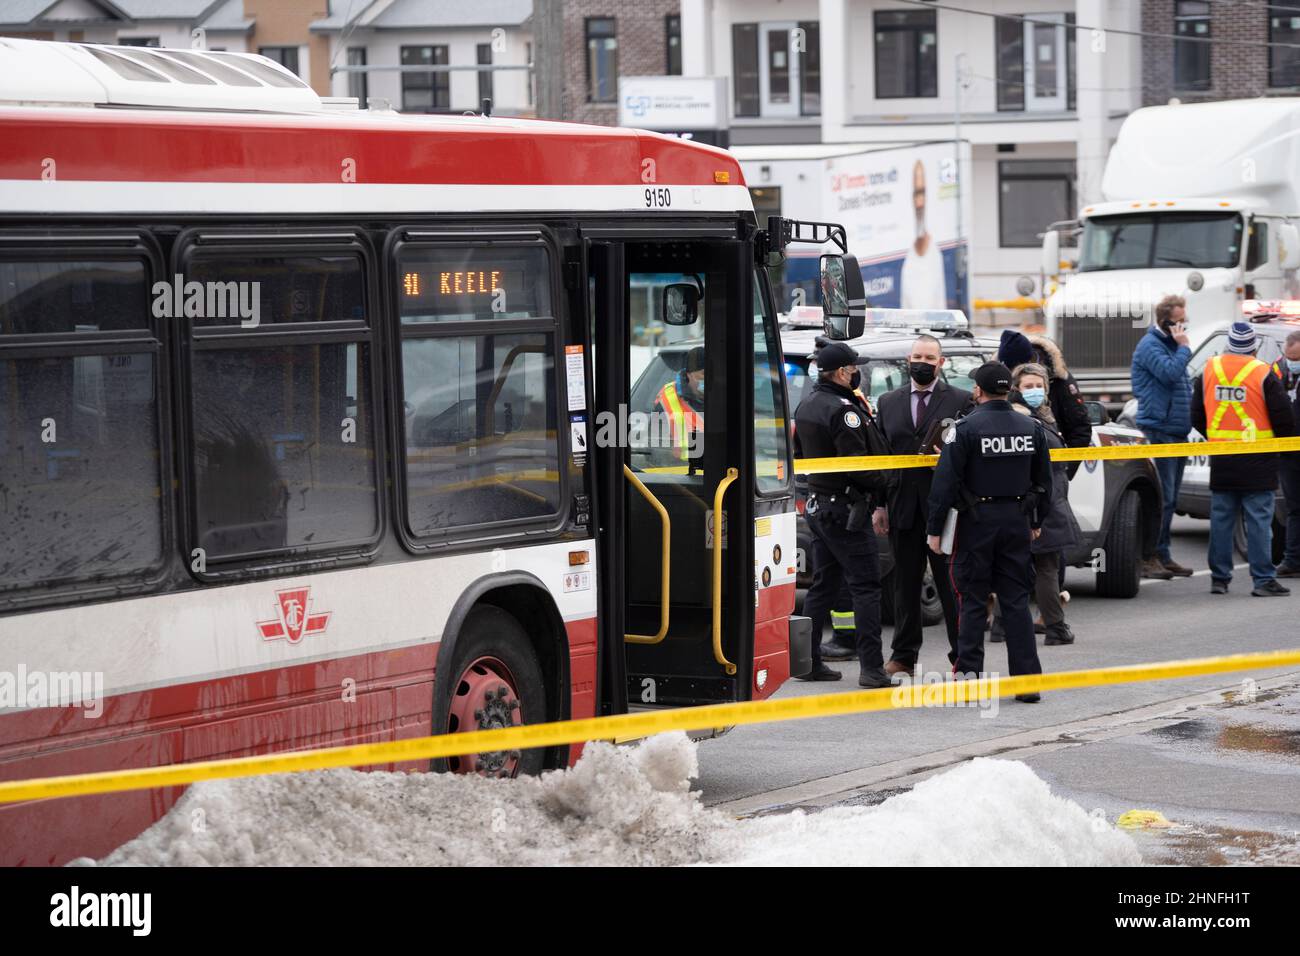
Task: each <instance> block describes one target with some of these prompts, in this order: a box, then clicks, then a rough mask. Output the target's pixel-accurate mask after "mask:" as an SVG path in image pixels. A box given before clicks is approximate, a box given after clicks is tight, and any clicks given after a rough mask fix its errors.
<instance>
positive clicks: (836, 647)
mask: <svg viewBox="0 0 1300 956" xmlns="http://www.w3.org/2000/svg"><path fill="white" fill-rule="evenodd" d="M850 637H852V635H850ZM857 659H858V652H857V651H856V650H854V649H853V648H852V647H850V646H849V645H848V644H841V643H840V638H839V635H836V636H835V637H833V638H831V639H830V640H829V641H823V642H822V660H824V661H854V660H857Z"/></svg>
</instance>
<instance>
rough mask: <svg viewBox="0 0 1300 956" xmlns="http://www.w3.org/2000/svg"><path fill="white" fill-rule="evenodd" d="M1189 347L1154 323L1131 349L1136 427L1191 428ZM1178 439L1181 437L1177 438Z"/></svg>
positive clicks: (1180, 431) (1178, 431)
mask: <svg viewBox="0 0 1300 956" xmlns="http://www.w3.org/2000/svg"><path fill="white" fill-rule="evenodd" d="M1191 357H1192V350H1191V349H1190V348H1188V347H1187V346H1186V345H1179V344H1178V343H1177V342H1175V341H1174V338H1173V336H1172V335H1167V334H1165V333H1164V332H1162V331H1160V329H1158V328H1156V327H1155V326H1154V325H1153V326H1151V328H1149V329H1147V334H1146V335H1144V336H1142V338H1141V340H1139V341H1138V344H1137V348H1135V349H1134V350H1133V368H1132V370H1131V376H1132V380H1133V396H1134V397H1135V398H1136V399H1137V400H1138V412H1137V424H1138V428H1142V429H1150V430H1151V431H1157V432H1165V433H1167V434H1170V435H1178V436H1184V435H1186V434H1187V433H1188V432H1189V431H1191V429H1192V382H1191V379H1189V378H1188V377H1187V360H1188V359H1190V358H1191ZM1179 440H1182V439H1181V437H1180V439H1179Z"/></svg>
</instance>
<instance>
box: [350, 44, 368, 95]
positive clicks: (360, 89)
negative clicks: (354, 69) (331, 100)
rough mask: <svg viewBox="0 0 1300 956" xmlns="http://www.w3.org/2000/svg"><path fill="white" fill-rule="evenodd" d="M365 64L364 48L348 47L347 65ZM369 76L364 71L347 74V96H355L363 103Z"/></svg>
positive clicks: (366, 93)
mask: <svg viewBox="0 0 1300 956" xmlns="http://www.w3.org/2000/svg"><path fill="white" fill-rule="evenodd" d="M365 65H366V48H365V47H363V46H350V47H348V66H365ZM368 79H369V78H368V77H367V76H366V74H365V73H349V74H348V96H355V97H356V98H357V101H358V102H359V103H362V104H364V103H365V102H366V99H367V96H368V94H369V92H370V84H369V83H368V82H367V80H368Z"/></svg>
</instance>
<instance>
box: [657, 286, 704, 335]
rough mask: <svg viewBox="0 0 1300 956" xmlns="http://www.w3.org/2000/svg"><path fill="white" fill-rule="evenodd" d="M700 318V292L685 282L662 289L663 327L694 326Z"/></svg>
mask: <svg viewBox="0 0 1300 956" xmlns="http://www.w3.org/2000/svg"><path fill="white" fill-rule="evenodd" d="M699 317H700V290H699V289H697V288H695V286H693V285H690V284H689V283H686V282H674V283H673V284H672V285H670V286H666V287H665V288H664V305H663V320H664V325H694V324H695V320H696V319H698V318H699Z"/></svg>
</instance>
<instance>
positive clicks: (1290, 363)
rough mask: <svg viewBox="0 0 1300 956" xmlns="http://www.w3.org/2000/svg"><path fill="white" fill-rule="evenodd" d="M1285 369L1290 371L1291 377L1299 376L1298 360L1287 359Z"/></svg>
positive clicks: (1299, 363) (1299, 364)
mask: <svg viewBox="0 0 1300 956" xmlns="http://www.w3.org/2000/svg"><path fill="white" fill-rule="evenodd" d="M1286 367H1287V368H1289V369H1290V370H1291V374H1292V375H1300V359H1287V360H1286Z"/></svg>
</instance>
